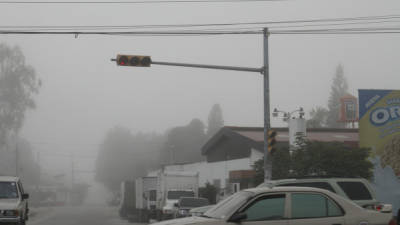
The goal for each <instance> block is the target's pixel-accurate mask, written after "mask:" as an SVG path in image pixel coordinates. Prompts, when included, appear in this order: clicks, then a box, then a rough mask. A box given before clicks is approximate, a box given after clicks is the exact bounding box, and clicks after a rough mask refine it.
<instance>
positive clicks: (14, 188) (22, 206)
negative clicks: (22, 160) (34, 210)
mask: <svg viewBox="0 0 400 225" xmlns="http://www.w3.org/2000/svg"><path fill="white" fill-rule="evenodd" d="M28 198H29V194H26V193H25V192H24V189H23V187H22V183H21V181H20V179H19V178H18V177H8V176H0V223H7V224H18V225H25V221H27V220H28V213H29V208H28V201H27V199H28Z"/></svg>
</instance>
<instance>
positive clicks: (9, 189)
mask: <svg viewBox="0 0 400 225" xmlns="http://www.w3.org/2000/svg"><path fill="white" fill-rule="evenodd" d="M18 196H19V195H18V190H17V183H15V182H0V198H18Z"/></svg>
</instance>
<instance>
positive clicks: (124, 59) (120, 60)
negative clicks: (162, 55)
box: [116, 55, 151, 67]
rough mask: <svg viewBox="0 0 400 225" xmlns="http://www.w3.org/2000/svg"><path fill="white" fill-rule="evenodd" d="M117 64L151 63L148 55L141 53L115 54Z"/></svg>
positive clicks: (143, 65)
mask: <svg viewBox="0 0 400 225" xmlns="http://www.w3.org/2000/svg"><path fill="white" fill-rule="evenodd" d="M116 61H117V65H118V66H140V67H149V66H150V65H151V58H150V56H142V55H117V60H116Z"/></svg>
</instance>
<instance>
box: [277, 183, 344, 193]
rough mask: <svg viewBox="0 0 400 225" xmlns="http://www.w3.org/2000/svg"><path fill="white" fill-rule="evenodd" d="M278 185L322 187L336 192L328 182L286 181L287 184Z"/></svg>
mask: <svg viewBox="0 0 400 225" xmlns="http://www.w3.org/2000/svg"><path fill="white" fill-rule="evenodd" d="M277 186H291V187H292V186H296V187H314V188H321V189H325V190H328V191H331V192H333V193H336V192H335V190H334V189H333V187H332V185H330V184H329V183H328V182H302V183H286V184H279V185H277Z"/></svg>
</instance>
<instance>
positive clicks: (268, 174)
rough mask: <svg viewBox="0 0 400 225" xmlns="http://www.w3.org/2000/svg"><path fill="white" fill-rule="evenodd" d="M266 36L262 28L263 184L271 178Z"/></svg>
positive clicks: (266, 30) (266, 29)
mask: <svg viewBox="0 0 400 225" xmlns="http://www.w3.org/2000/svg"><path fill="white" fill-rule="evenodd" d="M268 35H269V34H268V28H264V30H263V37H264V67H263V75H264V182H268V181H269V180H271V178H272V159H271V154H270V153H269V151H268V130H269V129H271V119H270V96H269V54H268Z"/></svg>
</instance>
